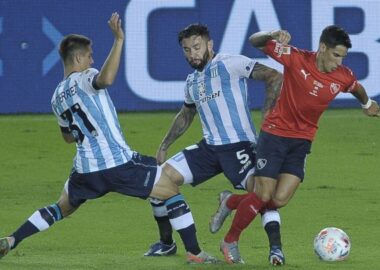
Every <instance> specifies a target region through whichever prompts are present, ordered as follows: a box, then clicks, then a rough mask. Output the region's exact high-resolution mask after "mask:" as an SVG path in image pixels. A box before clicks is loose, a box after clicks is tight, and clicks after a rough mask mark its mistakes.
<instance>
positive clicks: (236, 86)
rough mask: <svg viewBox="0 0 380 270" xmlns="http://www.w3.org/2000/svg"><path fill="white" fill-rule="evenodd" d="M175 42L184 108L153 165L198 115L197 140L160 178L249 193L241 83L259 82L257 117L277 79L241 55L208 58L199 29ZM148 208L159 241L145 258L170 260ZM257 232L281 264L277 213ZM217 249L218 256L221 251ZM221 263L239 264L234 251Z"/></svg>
mask: <svg viewBox="0 0 380 270" xmlns="http://www.w3.org/2000/svg"><path fill="white" fill-rule="evenodd" d="M178 41H179V44H180V45H181V47H182V49H183V52H184V56H185V58H186V60H187V62H188V63H189V64H190V66H191V67H192V68H194V69H195V70H194V72H193V73H191V74H189V75H188V77H187V79H186V84H185V90H184V91H185V102H184V104H183V106H182V108H181V110H180V112H179V113H178V114H177V115H176V116H175V118H174V121H173V123H172V126H171V127H170V129H169V131H168V133H167V134H166V136H165V137H164V139H163V141H162V143H161V145H160V146H159V148H158V151H157V161H158V163H159V164H161V163H164V162H165V160H166V154H167V151H168V148H169V146H170V145H171V144H172V143H174V142H175V141H176V140H177V139H178V138H179V137H180V136H181V135H182V134H183V133H184V132H185V131H186V130H187V129H188V128H189V126H190V124H191V123H192V122H193V119H194V116H195V114H196V113H197V112H198V115H199V118H200V121H201V124H202V131H203V139H202V140H201V141H200V142H198V143H197V144H195V145H191V146H189V147H187V148H186V149H184V150H183V151H181V152H179V153H178V154H176V155H174V156H173V157H172V158H170V159H169V160H167V161H166V162H165V163H164V165H163V170H164V172H165V173H166V174H167V175H169V177H170V178H171V179H172V181H174V182H175V183H176V184H177V185H182V184H191V185H192V186H197V185H199V184H201V183H203V182H205V181H207V180H208V179H211V178H212V177H214V176H216V175H218V174H220V173H224V175H225V176H226V177H227V179H228V180H229V181H230V182H231V184H232V185H233V187H234V188H236V189H243V190H248V191H252V188H253V181H248V179H249V178H252V177H253V172H254V165H255V154H254V150H255V146H256V130H255V127H254V124H253V122H252V118H251V114H250V110H249V107H248V97H247V95H248V89H247V84H246V79H255V80H262V81H264V82H265V86H266V100H265V104H264V106H263V113H264V114H266V113H268V112H269V111H270V110H271V105H272V104H273V103H274V101H275V99H276V97H277V95H278V92H279V89H280V86H281V83H282V75H281V73H279V72H277V71H276V70H274V69H272V68H269V67H266V66H264V65H262V64H260V63H258V62H256V61H255V60H253V59H251V58H248V57H246V56H243V55H230V54H221V53H217V54H216V53H214V51H213V41H212V40H211V39H210V35H209V30H208V28H207V27H206V26H204V25H201V24H192V25H189V26H188V27H186V28H185V29H183V30H182V31H181V32H180V33H179V35H178ZM247 183H250V184H249V185H247ZM230 195H231V192H229V191H224V192H222V193H220V195H219V200H220V202H221V203H223V202H224V201H225V200H226V198H228V197H229V196H230ZM151 204H152V207H153V214H154V217H155V219H156V221H157V223H158V227H159V231H160V241H159V242H157V243H155V244H153V245H152V246H151V247H150V249H149V250H148V252H147V253H146V254H145V255H146V256H162V255H171V254H175V253H176V245H175V242H174V241H173V238H172V228H171V225H170V223H169V219H168V216H167V212H166V209H165V207H164V205H163V204H162V203H161V202H159V201H154V200H152V201H151ZM225 214H226V213H223V215H225ZM217 215H220V213H219V214H217ZM225 216H227V215H225ZM210 224H211V223H210ZM263 226H264V228H265V230H266V231H267V233H268V237H269V242H270V256H269V259H270V261H271V263H272V264H283V262H284V260H285V258H284V255H283V253H282V251H281V239H280V216H279V214H278V212H277V211H275V210H273V211H269V212H267V213H265V214H264V215H263ZM219 228H220V227H218V225H216V226H214V225H213V226H210V231H211V232H212V233H215V232H217V231H218V230H219ZM221 249H223V250H224V249H225V248H224V246H222V247H221ZM225 257H226V260H227V262H228V263H244V261H243V260H242V259H241V257H240V255H239V251H238V250H235V251H232V254H226V255H225Z"/></svg>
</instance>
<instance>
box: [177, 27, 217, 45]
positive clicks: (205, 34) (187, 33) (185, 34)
mask: <svg viewBox="0 0 380 270" xmlns="http://www.w3.org/2000/svg"><path fill="white" fill-rule="evenodd" d="M191 36H201V37H202V38H206V39H207V40H209V39H210V32H209V30H208V28H207V26H206V25H203V24H200V23H195V24H190V25H188V26H186V27H185V28H184V29H183V30H182V31H181V32H179V33H178V43H179V44H181V43H182V40H183V39H184V38H189V37H191Z"/></svg>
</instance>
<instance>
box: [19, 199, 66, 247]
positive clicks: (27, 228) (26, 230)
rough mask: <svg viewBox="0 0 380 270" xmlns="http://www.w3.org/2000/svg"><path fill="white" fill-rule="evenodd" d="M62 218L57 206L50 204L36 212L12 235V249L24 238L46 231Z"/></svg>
mask: <svg viewBox="0 0 380 270" xmlns="http://www.w3.org/2000/svg"><path fill="white" fill-rule="evenodd" d="M62 218H63V217H62V213H61V209H60V208H59V206H58V205H57V204H52V205H50V206H46V207H44V208H41V209H39V210H37V211H36V212H34V213H33V215H31V216H30V217H29V218H28V220H27V221H26V222H25V223H24V224H23V225H21V226H20V227H19V228H18V229H17V231H15V232H14V233H13V234H12V236H13V237H14V238H15V243H14V245H13V246H12V249H13V248H15V247H16V246H17V245H18V244H19V243H20V242H21V241H22V240H24V239H25V238H27V237H29V236H31V235H33V234H35V233H38V232H41V231H44V230H47V229H48V228H49V227H50V226H52V225H53V224H54V223H55V222H56V221H59V220H61V219H62Z"/></svg>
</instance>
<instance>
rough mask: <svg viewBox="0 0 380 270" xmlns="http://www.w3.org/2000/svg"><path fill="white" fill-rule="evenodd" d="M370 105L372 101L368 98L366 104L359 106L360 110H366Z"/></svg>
mask: <svg viewBox="0 0 380 270" xmlns="http://www.w3.org/2000/svg"><path fill="white" fill-rule="evenodd" d="M371 105H372V99H370V98H368V101H367V103H366V104H361V106H362V109H365V110H368V109H369V107H371Z"/></svg>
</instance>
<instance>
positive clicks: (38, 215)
mask: <svg viewBox="0 0 380 270" xmlns="http://www.w3.org/2000/svg"><path fill="white" fill-rule="evenodd" d="M76 209H77V207H73V206H72V205H71V204H70V202H69V198H68V194H67V184H66V185H65V188H64V189H63V191H62V194H61V196H60V198H59V200H58V202H57V203H55V204H52V205H49V206H45V207H43V208H41V209H38V210H37V211H35V212H34V213H33V214H32V215H31V216H30V217H29V218H28V219H27V220H26V221H25V223H24V224H22V225H21V226H20V227H19V228H18V229H17V230H16V231H15V232H14V233H13V234H11V235H10V236H8V237H4V238H1V239H0V258H2V257H3V256H5V255H6V254H7V253H8V252H9V251H10V250H11V249H14V248H16V247H17V245H18V244H19V243H20V242H21V241H22V240H24V239H25V238H27V237H30V236H32V235H34V234H36V233H39V232H42V231H45V230H47V229H49V228H50V227H51V226H53V225H54V224H55V223H56V222H58V221H60V220H62V219H63V218H64V217H67V216H68V215H70V214H72V213H73V212H74V211H75V210H76Z"/></svg>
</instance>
